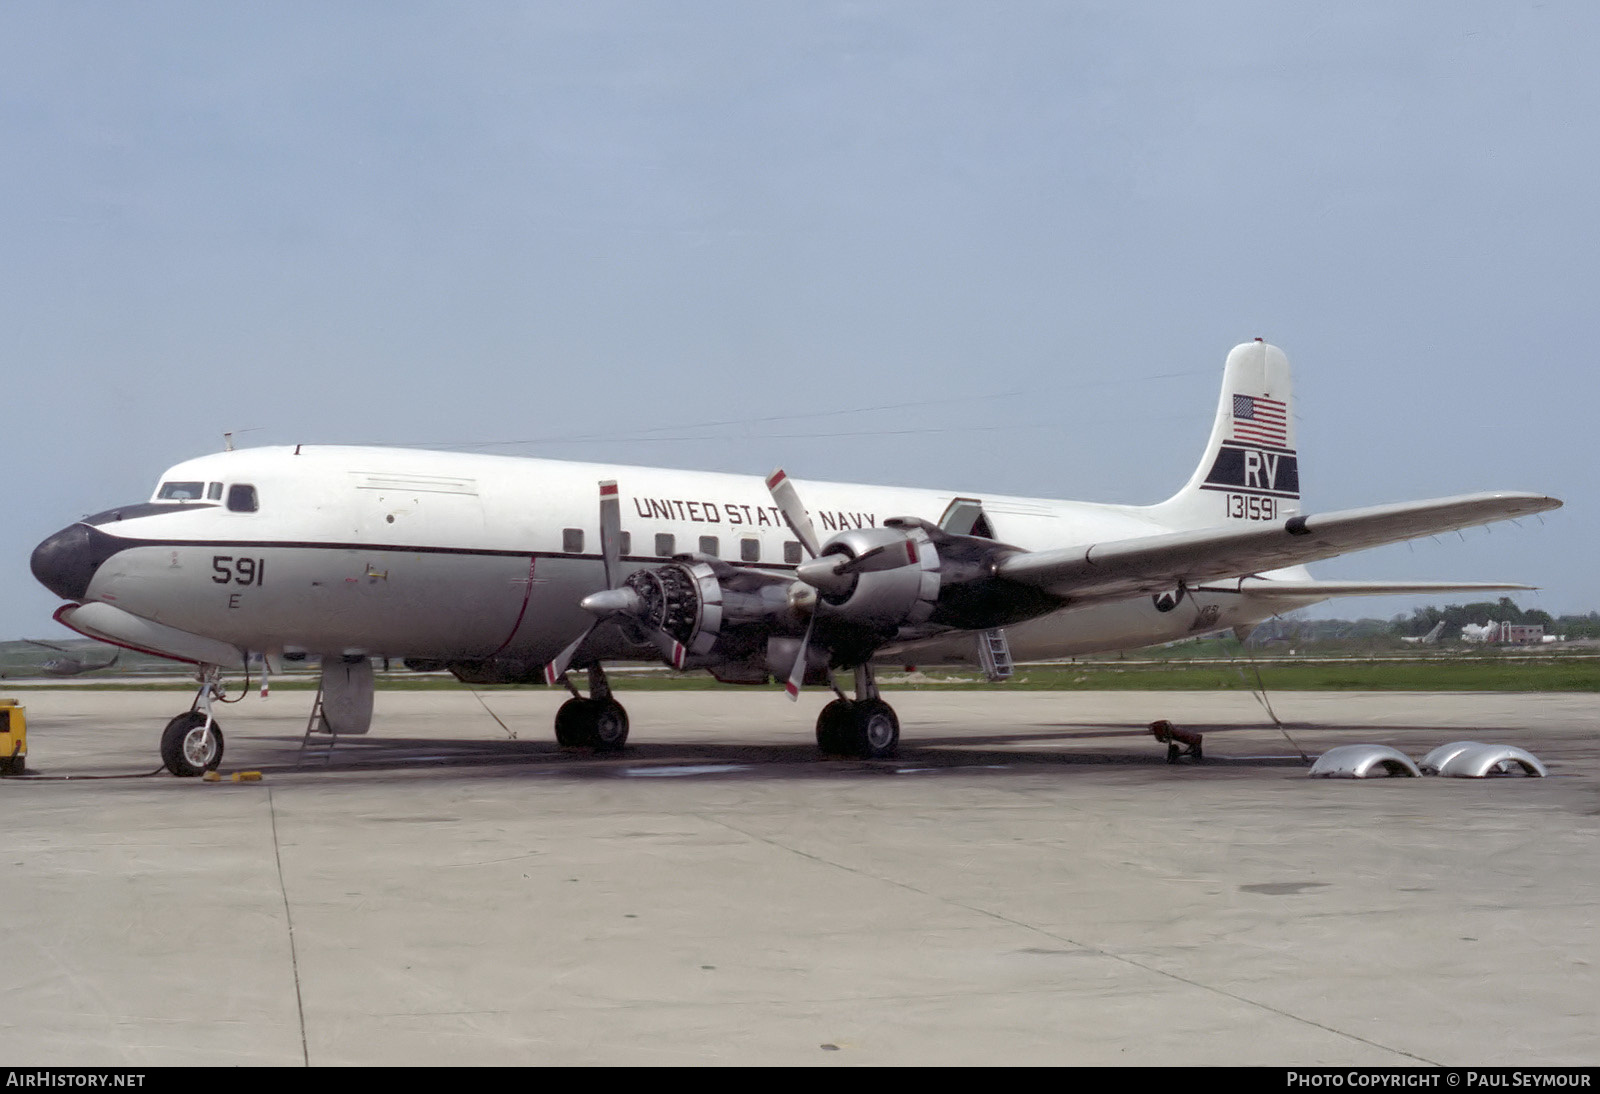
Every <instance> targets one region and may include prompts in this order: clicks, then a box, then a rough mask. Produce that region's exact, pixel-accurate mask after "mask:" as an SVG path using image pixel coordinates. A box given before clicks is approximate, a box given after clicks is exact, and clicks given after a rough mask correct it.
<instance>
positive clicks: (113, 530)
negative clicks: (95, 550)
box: [82, 445, 1309, 663]
mask: <svg viewBox="0 0 1600 1094" xmlns="http://www.w3.org/2000/svg"><path fill="white" fill-rule="evenodd" d="M607 479H615V480H616V481H617V482H618V484H619V493H620V499H621V511H622V528H623V531H624V533H625V534H626V537H627V543H626V546H625V547H624V549H623V551H622V560H623V568H624V571H625V572H626V571H628V570H631V569H637V568H641V567H644V566H649V565H657V564H660V563H662V562H665V561H666V560H667V559H668V558H669V557H670V556H672V555H673V554H680V553H690V552H702V553H705V554H711V555H716V556H718V557H720V558H722V559H723V560H725V561H727V562H730V563H732V564H734V565H750V566H759V567H760V568H763V569H767V570H783V569H786V568H791V567H792V566H793V564H794V563H795V562H796V561H798V559H797V557H796V556H795V554H794V553H793V552H794V551H795V550H796V547H795V546H789V547H788V548H787V551H788V553H787V554H786V544H793V543H794V540H795V536H794V533H793V532H792V531H791V530H790V529H789V528H788V527H787V526H786V525H785V523H784V521H783V518H782V516H781V514H780V513H779V510H778V509H777V508H776V507H775V506H774V504H773V499H772V497H771V496H770V495H769V494H768V492H767V490H766V488H765V485H764V483H763V480H762V479H761V478H760V477H758V476H755V475H748V476H746V475H732V474H720V473H709V472H691V471H675V470H664V469H659V468H649V467H625V466H616V465H610V464H586V463H567V462H560V461H552V460H536V459H520V458H512V457H500V456H483V455H468V454H459V453H446V452H428V451H420V450H409V449H380V448H353V447H333V446H309V445H308V446H303V447H300V448H288V447H282V448H260V449H246V450H240V451H235V452H226V453H216V454H213V455H209V456H204V457H200V458H198V459H194V460H189V461H186V462H185V463H181V464H179V465H177V466H175V467H173V468H172V469H170V470H169V471H168V472H167V473H166V474H165V476H163V480H162V481H163V483H175V482H177V483H187V482H192V483H195V484H202V496H199V497H197V499H196V500H195V501H193V502H192V503H189V504H185V505H183V506H182V507H181V508H177V509H174V508H164V509H163V510H162V511H160V512H154V513H149V514H148V515H137V514H136V513H135V512H134V510H135V508H136V507H129V508H130V514H129V515H128V516H127V517H126V518H125V519H120V520H118V519H110V520H106V519H104V518H103V517H102V518H100V519H99V521H98V523H97V527H98V529H99V530H100V531H101V532H103V533H105V534H107V535H109V536H112V537H116V538H118V539H126V540H131V541H134V543H133V544H130V545H129V546H127V547H125V548H123V549H120V550H117V551H116V552H115V553H114V554H111V555H110V557H108V558H107V559H106V561H105V562H104V563H103V564H101V565H100V566H99V567H98V569H97V570H96V571H95V572H94V574H93V577H92V580H90V582H89V584H88V587H87V590H86V594H85V596H84V597H83V598H82V599H84V600H85V601H100V602H104V603H107V604H111V605H114V606H115V607H117V608H120V609H122V610H123V611H125V612H128V613H131V614H133V615H134V616H138V617H140V618H141V619H146V620H150V621H152V622H154V623H158V624H163V625H165V626H168V627H172V628H177V629H178V630H181V631H184V632H188V633H192V634H197V635H204V636H208V637H210V638H213V639H216V640H220V641H221V642H224V643H227V644H229V645H231V646H235V647H238V648H239V649H241V650H249V651H262V652H268V653H273V652H277V651H281V650H289V651H295V650H303V651H308V652H313V653H319V654H341V653H343V654H368V655H375V656H392V657H407V658H417V659H439V660H448V661H473V660H481V659H484V658H490V657H497V658H505V659H511V660H518V661H526V662H529V663H537V662H542V661H546V660H548V659H550V658H551V657H553V656H554V655H555V654H556V653H557V651H559V650H560V649H561V648H562V647H563V646H564V645H566V644H567V643H568V642H569V641H571V640H572V638H573V637H574V636H575V635H576V634H578V633H580V632H581V631H582V630H583V629H584V628H585V627H586V626H587V625H588V624H589V622H590V618H589V617H588V616H587V615H586V614H585V613H584V612H583V611H582V610H581V609H580V608H579V607H578V602H579V601H580V600H581V599H582V598H583V596H585V595H586V594H588V593H591V592H595V591H597V590H599V589H601V588H603V587H604V586H605V581H604V577H603V566H602V561H601V554H600V542H599V527H598V511H597V507H596V483H597V482H599V481H601V480H607ZM213 484H221V491H220V496H218V495H219V491H218V490H217V489H216V487H215V486H214V485H213ZM240 485H248V486H251V487H253V488H254V499H255V502H256V508H255V509H254V511H235V510H234V509H230V507H229V504H228V502H227V501H226V500H225V499H230V498H232V497H233V494H232V490H233V488H234V487H236V486H240ZM797 485H798V486H799V487H800V489H801V491H802V496H803V497H804V499H805V503H806V505H807V507H808V508H809V511H810V514H811V518H812V520H813V523H814V524H815V525H816V528H817V532H818V533H819V535H820V536H821V538H822V539H824V540H826V539H827V538H828V537H829V536H830V535H831V534H833V533H834V532H836V531H840V530H843V529H847V528H859V527H881V526H882V524H883V522H884V521H885V520H886V519H887V518H891V517H918V518H922V519H924V520H927V521H930V522H937V521H939V519H940V517H941V515H942V514H943V513H945V511H946V509H947V508H948V507H949V505H950V503H951V502H952V501H953V500H955V499H957V498H968V497H975V500H977V501H980V502H981V503H982V507H983V513H984V515H985V517H986V518H987V520H988V522H989V525H990V528H991V529H992V532H993V538H994V539H996V540H998V541H1000V542H1002V543H1007V544H1012V545H1014V546H1016V547H1019V548H1023V549H1025V550H1042V549H1050V548H1059V547H1062V546H1066V545H1074V544H1088V543H1095V542H1104V541H1108V540H1123V539H1131V538H1136V537H1141V536H1149V535H1155V534H1159V533H1162V532H1166V531H1169V530H1171V529H1170V528H1169V527H1168V526H1166V525H1164V524H1163V523H1161V522H1160V521H1158V520H1157V519H1156V518H1155V516H1154V515H1153V514H1152V510H1151V509H1149V508H1145V507H1138V506H1123V505H1100V504H1091V503H1083V502H1068V501H1051V500H1044V499H1036V498H1017V497H1009V496H1002V495H982V496H974V495H964V494H956V493H953V492H950V491H937V490H921V489H912V488H902V487H883V486H864V485H846V484H839V483H824V482H804V483H799V484H797ZM206 491H209V492H210V493H211V494H212V495H213V499H211V500H208V499H206V498H205V497H204V496H203V493H204V492H206ZM168 500H170V499H168ZM1218 504H1219V507H1220V505H1221V499H1220V497H1219V500H1218ZM138 508H140V509H148V507H138ZM1220 517H1221V513H1220V508H1219V523H1220ZM1308 602H1309V599H1308V598H1305V597H1301V598H1292V597H1281V596H1280V597H1271V598H1268V597H1263V596H1259V595H1241V594H1239V593H1236V592H1226V591H1215V592H1207V591H1203V590H1202V591H1190V592H1189V594H1188V595H1187V596H1185V597H1183V598H1181V600H1180V602H1179V603H1178V604H1177V605H1176V606H1174V607H1171V608H1169V610H1165V611H1162V610H1159V609H1158V607H1157V605H1156V603H1155V602H1154V599H1153V598H1152V597H1150V596H1146V595H1141V596H1138V597H1135V598H1131V599H1128V600H1125V601H1119V602H1115V603H1109V604H1107V603H1100V604H1096V605H1092V606H1086V607H1083V608H1081V609H1074V608H1073V607H1071V606H1070V605H1068V606H1067V607H1065V608H1064V609H1063V610H1060V611H1056V612H1053V613H1051V614H1049V615H1046V616H1043V617H1041V618H1037V619H1033V620H1030V621H1027V622H1023V623H1019V624H1016V625H1014V626H1011V627H1009V628H1007V633H1008V636H1009V640H1010V643H1011V649H1012V654H1013V656H1014V657H1016V658H1017V659H1019V660H1020V659H1040V658H1050V657H1064V656H1069V655H1076V654H1082V653H1088V652H1092V651H1096V650H1113V649H1121V648H1132V647H1138V646H1144V645H1150V644H1153V643H1158V642H1165V641H1171V640H1173V639H1176V638H1180V637H1183V636H1185V635H1189V634H1194V633H1199V632H1204V631H1212V630H1218V629H1221V628H1224V627H1232V626H1239V625H1244V624H1249V623H1253V622H1257V621H1260V620H1261V619H1265V618H1267V617H1269V616H1271V615H1273V614H1275V613H1277V612H1281V611H1284V610H1287V609H1290V608H1294V607H1298V606H1301V605H1303V604H1305V603H1308ZM600 652H601V653H602V655H604V651H600ZM619 652H620V651H619ZM975 656H976V653H975V645H974V642H973V639H972V637H971V636H970V635H966V634H963V635H951V636H949V637H942V638H938V639H934V640H931V641H929V640H924V641H921V642H918V643H916V644H915V646H914V647H908V646H900V647H895V646H890V647H886V648H885V649H884V650H883V651H881V652H880V654H879V657H880V659H884V660H891V661H897V660H917V661H920V662H925V663H932V662H935V661H938V662H969V661H973V660H975Z"/></svg>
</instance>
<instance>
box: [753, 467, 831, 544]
mask: <svg viewBox="0 0 1600 1094" xmlns="http://www.w3.org/2000/svg"><path fill="white" fill-rule="evenodd" d="M767 491H768V492H769V493H771V494H772V500H773V501H775V502H777V503H778V509H779V511H781V512H782V513H783V519H784V520H786V521H788V522H789V527H790V528H792V529H794V534H795V535H797V536H799V537H800V543H801V545H802V546H804V547H805V549H806V553H807V554H809V555H810V556H811V557H812V558H816V557H817V555H819V554H820V553H821V552H822V541H821V540H819V539H817V530H816V528H815V527H814V526H813V525H812V523H811V518H810V517H808V516H806V507H805V506H804V505H801V504H800V492H799V491H798V490H796V489H795V488H794V483H792V482H790V481H789V475H788V473H787V472H785V471H784V469H783V468H781V467H780V468H778V469H777V470H776V471H774V472H773V473H772V474H770V475H768V476H767Z"/></svg>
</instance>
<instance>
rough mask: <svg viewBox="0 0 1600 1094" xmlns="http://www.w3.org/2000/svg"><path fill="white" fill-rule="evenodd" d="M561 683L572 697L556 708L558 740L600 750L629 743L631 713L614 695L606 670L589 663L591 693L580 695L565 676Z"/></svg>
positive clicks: (617, 749)
mask: <svg viewBox="0 0 1600 1094" xmlns="http://www.w3.org/2000/svg"><path fill="white" fill-rule="evenodd" d="M561 682H562V683H564V684H566V685H567V690H568V691H570V692H572V698H571V699H568V700H567V701H566V702H565V703H562V704H561V709H560V710H558V711H556V742H557V743H558V744H560V745H561V746H562V747H563V748H592V749H594V750H595V751H596V752H620V751H621V750H622V746H623V745H625V744H627V743H628V712H627V711H626V710H625V709H623V706H622V704H621V703H619V702H617V701H616V700H615V699H613V698H612V697H611V684H610V682H609V681H607V680H606V673H605V669H603V668H601V667H600V666H599V665H598V664H594V665H590V666H589V695H588V697H587V698H585V697H584V696H583V695H581V694H579V692H578V689H577V688H576V687H574V686H573V684H572V681H571V680H569V679H568V678H567V677H566V676H565V675H563V676H562V677H561Z"/></svg>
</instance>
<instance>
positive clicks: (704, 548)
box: [700, 536, 717, 558]
mask: <svg viewBox="0 0 1600 1094" xmlns="http://www.w3.org/2000/svg"><path fill="white" fill-rule="evenodd" d="M700 553H701V554H703V555H710V556H711V557H712V558H716V557H717V537H716V536H701V537H700Z"/></svg>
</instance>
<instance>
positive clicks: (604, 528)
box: [600, 479, 622, 589]
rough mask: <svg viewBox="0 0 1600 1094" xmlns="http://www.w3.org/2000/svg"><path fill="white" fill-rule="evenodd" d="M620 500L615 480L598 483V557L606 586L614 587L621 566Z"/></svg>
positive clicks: (619, 574)
mask: <svg viewBox="0 0 1600 1094" xmlns="http://www.w3.org/2000/svg"><path fill="white" fill-rule="evenodd" d="M621 555H622V501H621V499H620V498H618V497H617V480H615V479H607V480H606V481H604V482H602V483H601V484H600V557H601V559H603V560H604V562H605V567H606V588H608V589H615V588H616V587H617V581H618V580H619V579H620V578H621V570H622V567H621V565H620V562H619V560H620V559H621Z"/></svg>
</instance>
